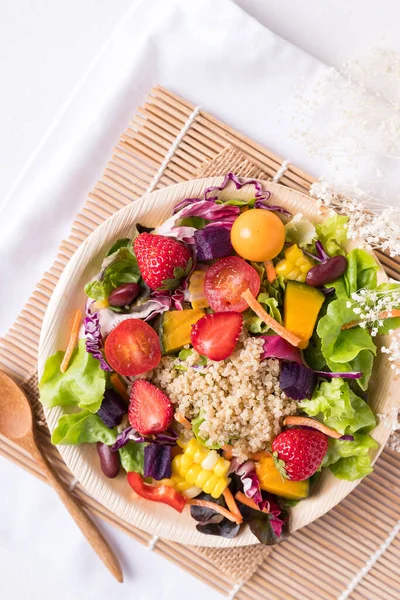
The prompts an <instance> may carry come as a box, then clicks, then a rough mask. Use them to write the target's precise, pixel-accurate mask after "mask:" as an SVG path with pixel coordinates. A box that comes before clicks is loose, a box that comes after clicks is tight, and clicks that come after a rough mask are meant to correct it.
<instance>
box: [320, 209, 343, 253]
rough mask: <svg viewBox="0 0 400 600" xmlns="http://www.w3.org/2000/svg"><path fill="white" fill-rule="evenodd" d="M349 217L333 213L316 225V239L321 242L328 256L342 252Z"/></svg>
mask: <svg viewBox="0 0 400 600" xmlns="http://www.w3.org/2000/svg"><path fill="white" fill-rule="evenodd" d="M348 220H349V217H347V216H345V215H338V214H337V213H333V215H332V216H331V217H329V218H328V219H324V220H323V221H322V223H319V224H318V225H316V227H315V229H316V232H317V238H318V240H319V241H320V242H321V243H322V244H323V246H324V248H325V249H326V251H327V253H328V254H329V256H335V255H336V254H343V253H344V251H343V246H345V245H346V244H347V222H348Z"/></svg>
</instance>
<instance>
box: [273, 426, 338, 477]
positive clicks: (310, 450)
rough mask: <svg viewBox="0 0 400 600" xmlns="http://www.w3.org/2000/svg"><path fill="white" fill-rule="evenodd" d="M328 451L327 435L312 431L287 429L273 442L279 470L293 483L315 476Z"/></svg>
mask: <svg viewBox="0 0 400 600" xmlns="http://www.w3.org/2000/svg"><path fill="white" fill-rule="evenodd" d="M327 450H328V440H327V437H326V435H324V434H323V433H321V432H320V431H316V430H312V429H287V430H286V431H282V433H280V434H279V435H278V436H277V437H276V438H275V439H274V441H273V442H272V451H273V455H274V457H275V459H276V463H277V467H278V469H279V470H281V472H282V474H283V475H285V476H286V477H287V478H288V479H291V480H292V481H302V480H303V479H308V478H309V477H311V475H314V473H315V472H316V471H317V470H318V468H319V466H320V464H321V462H322V459H323V458H324V456H325V454H326V451H327Z"/></svg>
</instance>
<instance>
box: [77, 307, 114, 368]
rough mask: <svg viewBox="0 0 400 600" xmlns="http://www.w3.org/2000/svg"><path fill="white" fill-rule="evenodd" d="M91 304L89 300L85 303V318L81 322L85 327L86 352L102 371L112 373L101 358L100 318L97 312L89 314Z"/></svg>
mask: <svg viewBox="0 0 400 600" xmlns="http://www.w3.org/2000/svg"><path fill="white" fill-rule="evenodd" d="M92 304H93V302H92V301H90V300H89V301H88V302H87V303H86V316H85V319H84V321H83V324H84V327H85V346H86V352H88V354H91V355H92V356H93V357H94V358H96V359H97V360H98V361H99V362H100V367H101V369H103V371H112V368H111V367H110V366H109V365H108V363H107V361H106V360H105V358H104V356H103V352H102V349H103V338H102V332H101V327H100V317H99V313H98V312H94V313H92V312H91V310H90V307H91V306H92Z"/></svg>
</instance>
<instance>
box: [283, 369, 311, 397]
mask: <svg viewBox="0 0 400 600" xmlns="http://www.w3.org/2000/svg"><path fill="white" fill-rule="evenodd" d="M279 385H280V388H281V390H282V391H283V392H285V394H286V395H287V396H289V398H292V399H293V400H303V399H304V398H311V396H312V395H313V392H314V389H315V386H316V385H317V377H316V375H315V373H314V371H313V370H312V369H309V368H308V367H305V366H304V365H301V364H299V363H297V362H286V361H284V362H282V364H281V373H280V376H279Z"/></svg>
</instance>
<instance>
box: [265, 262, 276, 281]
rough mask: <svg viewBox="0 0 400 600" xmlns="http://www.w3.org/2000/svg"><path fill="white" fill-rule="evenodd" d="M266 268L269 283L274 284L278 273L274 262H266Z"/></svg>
mask: <svg viewBox="0 0 400 600" xmlns="http://www.w3.org/2000/svg"><path fill="white" fill-rule="evenodd" d="M264 267H265V273H266V275H267V279H268V282H269V283H274V281H275V279H276V271H275V267H274V263H273V262H272V260H266V261H265V262H264Z"/></svg>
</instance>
